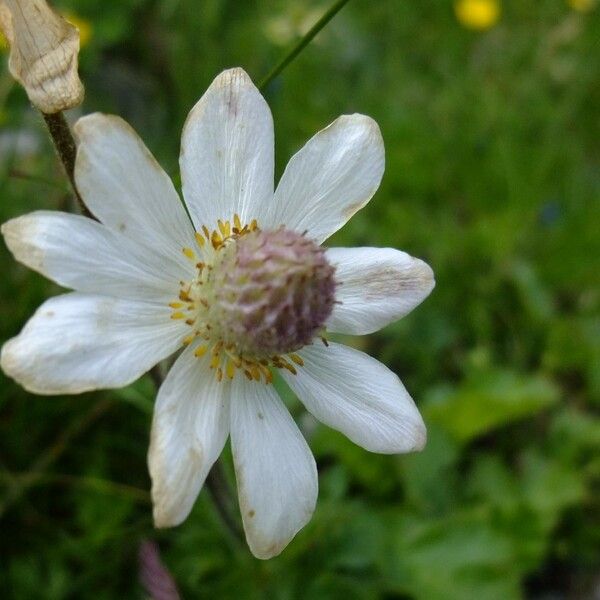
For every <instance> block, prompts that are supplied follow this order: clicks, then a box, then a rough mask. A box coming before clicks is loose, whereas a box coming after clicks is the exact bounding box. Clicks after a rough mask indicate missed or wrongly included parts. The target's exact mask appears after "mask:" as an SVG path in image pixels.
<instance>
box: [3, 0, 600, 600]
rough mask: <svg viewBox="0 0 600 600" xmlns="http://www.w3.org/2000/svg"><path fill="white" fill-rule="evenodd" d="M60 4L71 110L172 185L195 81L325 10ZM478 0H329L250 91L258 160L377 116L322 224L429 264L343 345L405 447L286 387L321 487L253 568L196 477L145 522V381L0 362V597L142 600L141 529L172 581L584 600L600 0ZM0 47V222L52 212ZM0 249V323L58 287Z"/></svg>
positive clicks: (598, 192)
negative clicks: (372, 380) (72, 31)
mask: <svg viewBox="0 0 600 600" xmlns="http://www.w3.org/2000/svg"><path fill="white" fill-rule="evenodd" d="M490 1H491V0H490ZM55 5H56V6H58V7H59V8H60V9H61V10H62V11H63V12H66V13H67V14H69V15H70V18H72V19H73V20H75V21H76V22H77V23H79V25H80V27H81V30H82V33H83V35H84V42H85V43H84V48H83V50H82V53H81V57H80V62H81V69H80V71H81V75H82V79H83V80H84V83H85V85H86V100H85V103H84V105H83V107H82V109H81V113H88V112H92V111H96V110H101V111H105V112H113V113H117V114H119V115H121V116H123V117H124V118H125V119H127V120H128V121H129V122H130V123H131V124H132V125H133V126H134V127H135V128H136V129H137V131H138V132H139V133H140V134H141V136H142V137H143V138H144V140H145V141H146V143H147V144H148V146H149V147H150V148H151V150H152V151H153V152H154V153H155V155H156V156H157V157H158V159H159V160H160V162H161V163H162V164H163V166H164V167H165V169H166V170H167V171H168V172H169V173H170V174H171V175H172V176H173V177H174V178H175V180H176V181H178V166H177V157H178V153H179V136H180V131H181V127H182V124H183V121H184V119H185V117H186V114H187V112H188V110H189V109H190V108H191V106H192V105H193V103H194V102H195V101H196V100H197V99H198V98H199V96H200V95H201V94H202V93H203V91H204V90H205V89H206V87H207V85H208V84H209V83H210V81H211V80H212V79H213V77H214V76H215V75H216V74H217V73H218V72H219V71H221V70H222V69H224V68H226V67H230V66H243V67H244V68H245V69H246V70H247V71H248V72H249V73H250V75H251V76H253V77H254V78H255V80H259V79H260V78H261V77H263V76H264V75H265V74H266V73H267V72H268V71H269V70H270V69H271V67H272V66H273V65H274V64H275V63H276V62H277V61H278V60H279V59H280V58H281V56H282V55H283V54H284V53H285V52H286V51H287V50H288V49H289V47H290V46H291V45H293V44H294V42H296V41H297V40H298V39H299V38H300V37H301V36H302V35H303V34H304V33H305V32H306V30H307V28H308V27H310V25H312V24H313V23H314V22H315V21H316V20H317V19H318V18H319V16H320V15H321V14H322V13H323V12H324V10H325V9H326V8H327V6H328V4H327V3H325V2H323V1H306V2H302V1H300V0H298V1H293V0H287V1H283V0H282V1H276V0H263V1H261V2H251V1H247V2H239V1H235V0H121V1H119V2H116V1H114V2H106V1H103V0H78V1H76V0H71V1H67V0H64V1H60V2H58V1H57V2H56V3H55ZM462 8H463V9H465V7H464V6H463V7H462ZM468 8H469V7H467V9H468ZM471 8H472V7H471ZM480 8H481V7H480ZM488 8H489V7H488ZM498 8H499V9H500V13H499V14H498V15H496V16H494V15H493V14H492V16H491V18H489V19H487V21H488V22H484V23H481V22H480V23H473V22H471V23H470V26H469V22H468V21H465V17H464V15H463V16H462V17H461V18H462V22H461V21H460V20H459V19H458V18H457V15H456V11H455V9H456V7H455V6H454V5H453V3H452V2H450V1H445V0H421V1H420V2H416V1H408V0H398V1H392V0H378V1H377V2H373V1H372V0H371V1H368V2H367V1H366V0H352V1H351V2H350V3H349V4H348V5H347V6H346V7H345V8H344V9H343V10H342V11H341V12H340V13H339V14H338V16H337V17H336V18H335V19H334V20H333V21H332V22H331V23H330V24H329V26H328V27H327V28H326V29H325V30H324V31H323V32H322V34H320V35H319V36H318V37H317V38H316V39H315V41H314V42H313V43H312V44H311V45H310V46H309V47H308V48H307V49H306V50H305V51H304V52H303V53H302V54H301V56H300V57H299V58H298V59H297V60H296V61H295V62H294V63H292V64H291V65H290V66H289V67H288V68H287V69H286V70H285V72H284V73H283V74H282V75H281V76H280V77H279V78H278V79H277V80H275V81H274V82H273V83H272V84H271V85H270V86H269V87H268V89H267V90H266V91H265V95H266V97H267V100H268V102H269V104H270V106H271V108H272V111H273V114H274V120H275V128H276V151H277V172H278V173H279V174H280V173H281V172H282V170H283V167H284V166H285V163H286V162H287V160H288V158H289V157H290V155H291V154H292V153H293V152H295V151H296V150H297V149H298V148H299V147H300V146H301V145H302V143H303V142H304V141H305V140H306V139H307V138H308V137H310V136H311V135H312V134H313V133H315V132H316V131H317V130H318V129H321V128H322V127H324V126H325V125H326V124H328V123H329V122H330V121H332V120H333V119H334V118H335V117H336V116H338V115H339V114H341V113H351V112H362V113H366V114H369V115H371V116H372V117H373V118H375V119H376V120H377V121H378V123H379V124H380V126H381V129H382V132H383V137H384V140H385V143H386V149H387V169H386V174H385V177H384V181H383V184H382V187H381V189H380V191H379V192H378V193H377V195H376V196H375V198H374V199H373V200H372V202H371V203H370V204H369V205H368V207H367V208H365V209H364V210H363V211H362V212H361V213H359V214H358V215H357V216H356V217H355V218H354V219H353V220H352V221H351V222H350V223H349V224H348V225H347V226H346V227H345V228H344V229H343V231H342V232H340V233H338V234H336V236H335V237H334V238H333V239H332V240H331V241H330V243H331V244H332V245H341V244H343V245H371V246H392V247H396V248H401V249H403V250H406V251H407V252H409V253H411V254H413V255H415V256H419V257H422V258H424V259H425V260H427V261H428V262H429V264H430V265H431V266H432V267H433V269H434V271H435V273H436V279H437V287H436V289H435V290H434V292H433V294H432V295H431V297H430V298H429V299H427V300H426V301H425V303H424V304H423V305H422V306H421V307H419V308H418V309H416V310H415V311H414V313H412V314H411V315H409V316H408V317H406V318H405V319H403V320H402V321H400V322H398V323H396V324H394V325H391V326H389V327H387V328H386V329H385V330H383V331H382V332H380V333H378V334H376V335H372V336H369V337H366V338H356V339H352V338H346V339H345V340H344V341H345V342H347V343H350V344H353V345H355V346H357V347H360V348H362V349H364V350H366V351H368V352H369V353H371V354H373V355H375V356H376V357H378V358H379V359H381V360H382V361H384V362H385V363H386V364H388V365H389V366H390V367H391V368H392V369H394V370H395V371H396V372H397V373H398V374H399V375H400V376H401V377H402V379H403V381H404V382H405V384H406V386H407V388H408V389H409V390H410V391H411V393H412V395H413V396H414V398H415V399H416V401H417V404H418V405H419V407H420V408H421V410H422V412H423V414H424V416H425V419H426V422H427V424H428V428H429V443H428V445H427V448H426V449H425V451H424V452H422V453H421V454H418V455H412V456H400V457H393V456H378V455H374V454H369V453H368V452H366V451H363V450H361V449H360V448H358V447H356V446H354V445H353V444H352V443H351V442H349V441H348V440H346V439H345V438H344V437H343V436H341V435H340V434H338V433H336V432H333V431H331V430H329V429H327V428H325V427H322V426H319V425H318V424H317V423H316V422H315V421H313V420H312V419H310V418H308V417H307V416H306V414H305V413H303V411H302V410H301V407H300V405H299V403H298V402H297V401H295V399H294V398H288V400H289V403H290V406H291V408H292V410H293V412H294V414H295V416H296V417H297V418H298V420H299V422H300V424H301V425H302V426H303V428H304V431H305V433H306V435H307V437H308V438H309V442H310V445H311V447H312V449H313V450H314V452H315V455H316V458H317V461H318V464H319V470H320V496H319V501H318V505H317V510H316V513H315V515H314V518H313V520H312V521H311V523H310V524H309V525H308V526H307V527H306V528H305V529H304V530H303V531H301V532H300V533H299V534H298V536H297V537H296V539H295V540H294V541H293V542H292V543H291V544H290V545H289V547H288V548H287V550H285V551H284V552H283V554H282V555H281V556H280V557H278V558H275V559H273V560H270V561H268V562H261V561H258V560H255V559H254V558H252V556H251V555H250V553H249V551H248V549H247V548H246V547H245V546H244V545H239V544H237V543H236V542H235V540H233V539H232V538H231V537H230V536H228V535H227V534H226V533H225V532H224V531H223V529H222V526H221V524H220V521H219V518H218V514H217V513H216V511H215V509H214V507H213V505H212V504H211V501H210V497H209V496H208V495H207V493H206V491H204V492H203V493H202V494H201V496H200V499H199V501H198V502H197V504H196V507H195V509H194V511H193V513H192V515H191V516H190V518H189V519H188V520H187V521H186V522H185V523H184V524H183V525H182V526H180V527H178V528H176V529H174V530H168V531H160V532H158V531H154V530H153V529H152V523H151V510H150V506H149V503H148V497H147V490H148V489H149V478H148V474H147V468H146V451H147V446H148V437H149V424H150V418H151V411H152V405H153V400H154V391H153V386H152V383H151V381H150V379H149V378H146V379H144V380H142V381H140V382H138V383H137V384H135V385H134V386H132V387H130V388H127V389H125V390H122V391H119V392H117V393H105V392H99V393H94V394H85V395H82V396H76V397H60V398H44V397H36V396H31V395H28V394H27V393H25V392H24V391H23V390H22V389H20V388H19V387H17V386H16V385H15V384H14V383H13V382H12V381H10V380H8V379H6V378H5V377H4V376H3V375H0V386H1V387H0V519H1V520H0V531H1V533H0V589H1V590H2V597H3V598H7V597H9V598H13V597H14V598H19V599H20V598H25V599H29V598H50V599H55V598H56V599H58V598H60V599H62V598H95V599H99V598H143V597H145V595H144V592H143V591H142V588H141V587H140V585H139V583H138V576H137V552H138V547H139V544H140V541H141V540H142V539H154V540H157V541H158V543H159V545H160V548H161V553H162V557H163V560H164V562H165V564H166V565H167V567H168V568H169V570H170V571H171V573H172V574H173V577H174V578H175V580H176V581H177V584H178V586H179V588H180V590H181V592H182V595H183V596H184V597H185V598H252V599H253V598H266V597H268V598H275V599H293V598H310V599H329V598H332V599H337V598H343V599H344V600H351V599H369V598H384V599H397V598H398V599H403V598H406V599H409V598H415V599H419V600H421V599H422V600H436V599H451V600H452V599H463V598H464V599H482V600H488V599H499V600H500V599H503V600H504V599H506V600H511V599H518V598H536V599H563V598H564V599H573V600H583V599H590V600H591V599H593V598H598V597H599V596H598V594H600V502H599V496H598V491H599V488H600V486H599V483H600V452H599V449H600V425H599V420H598V410H599V408H600V368H599V367H600V315H599V312H598V305H599V301H600V286H599V283H600V280H599V279H600V278H599V273H600V262H599V258H598V257H599V256H600V242H599V235H598V232H599V229H600V228H599V225H600V219H599V207H600V204H599V202H598V200H599V199H600V171H599V169H598V167H599V162H600V111H599V106H600V77H599V76H600V47H599V45H598V40H599V39H600V6H597V5H595V3H594V2H593V1H592V0H588V1H587V2H586V1H583V0H571V2H566V1H564V0H536V1H535V2H534V1H529V0H505V1H504V2H502V3H501V4H499V5H498ZM587 9H589V10H587ZM463 12H464V10H463ZM467 12H468V10H467ZM484 12H485V10H484ZM488 12H489V11H488ZM492 12H493V11H492ZM462 14H463V13H461V12H460V10H459V15H462ZM488 16H489V15H488ZM483 20H484V21H485V20H486V19H485V18H484V19H483ZM6 56H7V54H6V52H4V57H3V60H2V66H0V122H1V131H0V218H1V220H2V221H4V220H6V219H8V218H10V217H14V216H16V215H20V214H22V213H25V212H28V211H30V210H33V209H39V208H49V209H53V208H61V207H62V208H63V209H64V208H65V207H68V205H69V191H68V188H67V185H66V183H65V178H64V176H63V175H62V172H61V171H60V168H59V166H58V164H57V161H56V159H55V156H54V153H53V150H52V147H51V146H50V144H49V142H48V139H47V136H46V134H45V131H44V126H43V122H42V121H41V119H40V118H39V116H38V115H37V114H36V113H35V112H34V111H33V109H32V108H31V107H30V105H29V104H28V102H27V99H26V96H25V94H24V92H23V91H22V90H21V89H19V88H18V87H17V86H16V85H14V84H13V83H12V81H11V79H10V77H9V75H8V73H7V69H6ZM73 112H74V113H75V114H71V115H70V117H73V118H76V117H77V111H73ZM0 260H1V265H2V277H1V279H0V328H1V329H0V338H1V339H2V340H5V339H7V338H8V337H11V336H13V335H15V334H16V333H17V332H18V331H19V330H20V328H21V327H22V325H23V324H24V322H25V320H26V319H27V318H28V316H29V315H31V313H32V312H33V311H34V309H35V308H36V306H37V305H39V304H40V303H41V302H42V301H43V300H44V299H45V298H46V297H48V296H49V295H53V294H56V293H58V292H59V289H58V288H57V287H56V286H54V285H53V284H51V283H49V282H47V281H45V280H44V279H43V278H41V277H40V276H38V275H36V274H33V273H31V272H30V271H28V270H26V269H25V268H23V267H21V266H19V265H18V264H16V263H15V262H14V261H13V260H12V258H11V257H10V255H9V253H8V251H7V250H6V249H5V247H4V246H3V245H2V248H1V249H0ZM230 467H231V465H230V464H228V468H230ZM230 475H231V472H230Z"/></svg>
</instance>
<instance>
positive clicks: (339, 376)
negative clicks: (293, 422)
mask: <svg viewBox="0 0 600 600" xmlns="http://www.w3.org/2000/svg"><path fill="white" fill-rule="evenodd" d="M298 354H299V355H300V357H301V358H302V360H303V361H304V366H302V367H299V368H298V374H297V375H292V374H291V373H288V372H287V371H285V370H283V369H282V371H281V372H282V375H283V378H284V379H285V380H286V382H287V383H288V385H289V386H290V387H291V388H292V390H294V392H296V394H297V395H298V398H300V400H301V401H302V402H303V404H304V405H305V406H306V408H307V409H308V410H309V411H310V412H311V413H312V414H313V415H314V416H315V417H317V419H319V420H320V421H322V422H323V423H325V424H326V425H329V427H331V428H333V429H337V430H338V431H341V432H342V433H343V434H345V435H346V436H348V437H349V438H350V439H351V440H352V441H353V442H354V443H355V444H358V445H359V446H362V447H363V448H365V449H367V450H370V451H371V452H380V453H383V454H395V453H400V452H411V451H413V450H421V449H422V448H423V446H424V445H425V441H426V430H425V425H424V423H423V419H422V418H421V415H420V414H419V411H418V409H417V407H416V406H415V403H414V402H413V400H412V398H411V397H410V396H409V394H408V392H407V391H406V389H405V387H404V386H403V385H402V383H401V382H400V380H399V379H398V377H397V376H396V375H395V374H394V373H392V371H390V370H389V369H388V368H387V367H386V366H385V365H383V364H381V363H380V362H379V361H377V360H375V359H374V358H371V357H370V356H368V355H367V354H364V353H363V352H359V351H358V350H354V349H353V348H349V347H348V346H343V345H342V344H334V343H331V342H330V343H329V346H328V347H325V346H324V345H323V344H321V343H320V342H316V343H315V344H314V345H312V346H306V347H305V348H303V349H302V350H299V351H298Z"/></svg>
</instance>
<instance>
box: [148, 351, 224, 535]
mask: <svg viewBox="0 0 600 600" xmlns="http://www.w3.org/2000/svg"><path fill="white" fill-rule="evenodd" d="M209 364H210V360H209V357H208V356H205V357H204V358H202V359H198V358H196V357H195V356H194V347H193V346H190V347H188V348H187V349H186V350H185V352H184V353H183V354H182V355H181V356H180V357H179V358H178V359H177V361H176V362H175V364H174V365H173V368H172V369H171V371H170V372H169V374H168V375H167V378H166V379H165V381H164V383H163V384H162V386H161V388H160V391H159V392H158V398H157V399H156V406H155V409H154V419H153V421H152V434H151V440H150V450H149V452H148V466H149V469H150V476H151V477H152V501H153V503H154V523H155V525H156V526H157V527H171V526H174V525H179V523H181V522H182V521H183V520H184V519H185V518H186V517H187V516H188V515H189V513H190V511H191V510H192V506H193V504H194V502H195V501H196V497H197V496H198V493H199V492H200V488H201V487H202V485H203V484H204V480H205V479H206V476H207V475H208V472H209V471H210V469H211V467H212V465H213V464H214V462H215V461H216V460H217V458H219V455H220V454H221V451H222V450H223V446H224V445H225V441H226V440H227V436H228V435H229V396H230V393H231V384H230V382H228V381H223V382H221V383H219V382H218V381H217V379H216V377H215V372H214V370H211V369H210V368H209Z"/></svg>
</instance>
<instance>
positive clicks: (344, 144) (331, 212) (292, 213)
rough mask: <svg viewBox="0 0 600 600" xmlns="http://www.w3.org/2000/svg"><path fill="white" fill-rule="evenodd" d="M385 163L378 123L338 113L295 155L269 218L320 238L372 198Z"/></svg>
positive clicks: (270, 223) (326, 235) (282, 181)
mask: <svg viewBox="0 0 600 600" xmlns="http://www.w3.org/2000/svg"><path fill="white" fill-rule="evenodd" d="M384 166H385V154H384V149H383V140H382V139H381V133H380V131H379V127H378V125H377V123H375V121H373V119H371V118H369V117H366V116H364V115H345V116H342V117H339V118H338V119H336V120H335V121H334V122H333V123H332V124H331V125H329V127H327V128H325V129H323V130H322V131H320V132H319V133H317V134H316V135H315V136H314V137H313V138H312V139H310V140H309V141H308V142H307V143H306V145H305V146H304V147H303V148H302V149H301V150H300V151H299V152H297V153H296V154H295V155H294V156H293V157H292V158H291V160H290V162H289V163H288V166H287V167H286V169H285V172H284V173H283V176H282V177H281V181H280V182H279V185H278V186H277V190H276V191H275V199H274V201H273V206H272V209H271V210H270V211H269V216H268V220H267V224H268V225H269V226H270V227H278V226H279V225H284V226H285V227H287V228H288V229H293V230H294V231H298V232H299V233H302V232H303V231H307V232H308V235H309V236H310V237H311V238H312V239H314V240H315V241H316V242H318V243H321V242H322V241H323V240H325V239H326V238H328V237H329V236H330V235H332V234H333V233H335V232H336V231H337V230H338V229H339V228H340V227H342V226H343V225H344V224H345V223H346V222H347V221H348V220H349V219H350V217H352V215H353V214H354V213H355V212H357V211H358V210H360V209H361V208H362V207H363V206H364V205H365V204H366V203H367V202H368V201H369V200H370V199H371V197H372V196H373V194H374V193H375V192H376V191H377V188H378V187H379V183H380V182H381V178H382V176H383V170H384Z"/></svg>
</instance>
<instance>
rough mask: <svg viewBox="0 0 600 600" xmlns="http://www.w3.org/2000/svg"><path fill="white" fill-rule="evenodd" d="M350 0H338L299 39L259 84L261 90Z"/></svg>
mask: <svg viewBox="0 0 600 600" xmlns="http://www.w3.org/2000/svg"><path fill="white" fill-rule="evenodd" d="M348 2H349V0H337V2H335V3H334V4H333V5H332V6H331V7H330V8H329V9H328V10H327V11H326V12H325V14H324V15H323V16H322V17H321V18H320V19H319V20H318V21H317V22H316V23H315V24H314V25H313V26H312V27H311V28H310V30H309V31H308V32H307V33H306V34H305V35H304V36H303V37H302V39H300V40H299V41H298V43H297V44H296V45H295V46H294V47H293V48H292V49H291V50H290V51H289V52H288V53H287V54H286V55H285V56H284V57H283V58H282V59H281V61H279V63H277V64H276V65H275V66H274V67H273V68H272V69H271V71H270V72H269V73H268V74H267V75H266V77H265V78H264V79H263V80H262V81H261V82H260V83H259V84H258V88H259V89H260V90H264V89H265V88H266V87H267V86H268V85H269V83H271V81H273V79H275V77H277V76H278V75H279V74H280V73H281V72H282V71H283V70H284V69H285V68H286V67H287V66H288V65H289V64H290V63H291V62H292V61H293V60H294V59H295V58H296V57H297V56H298V54H300V52H302V50H304V48H306V46H308V44H310V42H311V41H312V40H313V38H314V37H315V36H316V35H317V33H319V31H321V29H323V27H325V25H327V23H329V21H331V19H333V17H335V15H337V13H338V12H339V11H340V10H342V8H344V6H345V5H346V4H348Z"/></svg>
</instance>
